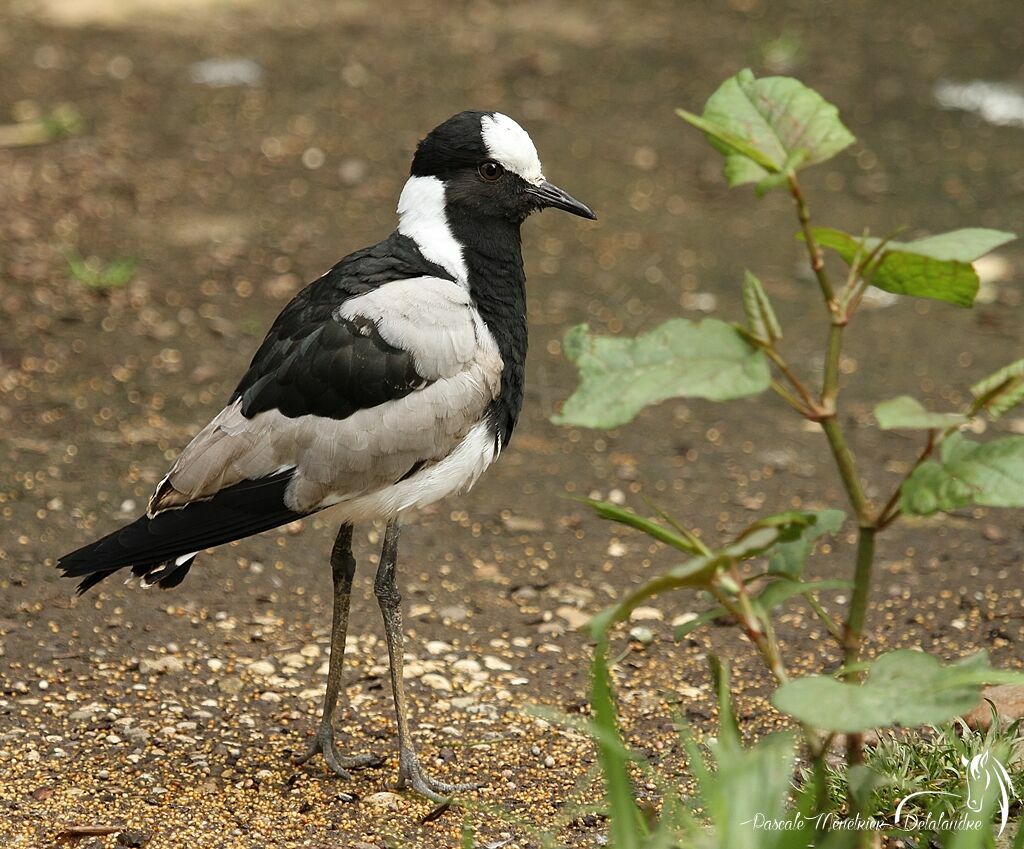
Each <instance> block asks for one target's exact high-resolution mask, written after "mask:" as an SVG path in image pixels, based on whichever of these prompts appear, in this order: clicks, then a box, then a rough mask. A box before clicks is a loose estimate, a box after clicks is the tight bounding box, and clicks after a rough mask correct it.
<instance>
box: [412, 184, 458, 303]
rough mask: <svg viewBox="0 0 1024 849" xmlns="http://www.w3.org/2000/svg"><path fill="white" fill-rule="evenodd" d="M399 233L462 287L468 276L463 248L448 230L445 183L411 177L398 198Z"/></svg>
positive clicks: (449, 229)
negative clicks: (410, 240) (411, 241)
mask: <svg viewBox="0 0 1024 849" xmlns="http://www.w3.org/2000/svg"><path fill="white" fill-rule="evenodd" d="M398 232H399V233H401V234H402V235H403V236H408V237H409V238H410V239H412V240H413V241H414V242H415V243H416V245H417V246H418V247H419V249H420V253H422V254H423V256H425V257H426V258H427V259H428V260H430V261H431V262H433V263H437V265H440V266H441V268H443V269H444V270H445V271H447V272H448V273H450V274H451V275H452V276H453V277H454V278H455V279H456V280H457V281H458V282H459V284H460V285H462V286H468V285H469V272H468V271H467V270H466V261H465V260H464V259H463V257H462V245H460V244H459V243H458V241H456V239H455V237H454V236H453V235H452V231H451V228H450V227H449V226H448V216H446V215H445V211H444V183H442V182H441V181H440V180H439V179H438V178H437V177H410V178H409V179H408V180H407V181H406V183H405V188H404V189H402V194H401V197H399V198H398Z"/></svg>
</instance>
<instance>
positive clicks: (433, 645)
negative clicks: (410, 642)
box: [425, 640, 453, 654]
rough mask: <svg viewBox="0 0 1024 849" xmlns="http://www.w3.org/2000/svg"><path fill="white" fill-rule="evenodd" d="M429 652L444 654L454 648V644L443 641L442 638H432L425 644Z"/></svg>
mask: <svg viewBox="0 0 1024 849" xmlns="http://www.w3.org/2000/svg"><path fill="white" fill-rule="evenodd" d="M425 648H426V650H427V654H444V653H445V652H449V651H451V650H452V648H453V647H452V646H451V645H450V644H449V643H443V642H441V640H431V641H430V642H429V643H427V645H426V646H425Z"/></svg>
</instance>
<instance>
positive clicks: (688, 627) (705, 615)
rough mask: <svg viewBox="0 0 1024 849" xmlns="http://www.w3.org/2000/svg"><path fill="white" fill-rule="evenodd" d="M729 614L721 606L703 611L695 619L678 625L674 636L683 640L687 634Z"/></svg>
mask: <svg viewBox="0 0 1024 849" xmlns="http://www.w3.org/2000/svg"><path fill="white" fill-rule="evenodd" d="M727 613H728V611H727V610H726V609H725V608H724V607H722V606H721V605H716V606H715V607H712V608H709V609H708V610H703V611H701V612H700V613H698V614H697V615H696V616H694V617H693V619H689V620H687V621H686V622H684V623H683V624H682V625H677V626H676V629H675V631H673V636H674V637H675V638H676V639H677V640H681V639H682V638H683V637H685V636H686V635H687V634H689V633H691V632H693V631H696V630H697V629H698V628H699V627H700V626H701V625H706V624H707V623H708V622H711V621H713V620H715V619H717V618H718V617H719V616H725V615H726V614H727Z"/></svg>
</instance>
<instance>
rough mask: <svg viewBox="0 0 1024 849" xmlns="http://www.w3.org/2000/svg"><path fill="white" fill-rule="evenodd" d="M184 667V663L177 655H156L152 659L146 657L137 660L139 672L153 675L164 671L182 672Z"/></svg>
mask: <svg viewBox="0 0 1024 849" xmlns="http://www.w3.org/2000/svg"><path fill="white" fill-rule="evenodd" d="M184 669H185V663H184V662H183V661H182V660H181V659H180V658H177V657H173V656H172V655H165V656H164V657H157V658H153V659H149V658H146V659H145V660H140V661H139V672H141V673H142V674H143V675H154V674H163V673H165V672H182V671H184Z"/></svg>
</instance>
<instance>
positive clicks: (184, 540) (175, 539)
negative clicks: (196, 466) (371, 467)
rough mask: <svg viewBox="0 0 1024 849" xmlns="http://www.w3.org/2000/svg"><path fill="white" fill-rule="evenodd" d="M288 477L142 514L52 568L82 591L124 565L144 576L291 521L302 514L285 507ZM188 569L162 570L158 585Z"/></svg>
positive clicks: (285, 474) (228, 489)
mask: <svg viewBox="0 0 1024 849" xmlns="http://www.w3.org/2000/svg"><path fill="white" fill-rule="evenodd" d="M291 475H292V473H291V472H283V473H281V474H277V475H271V476H268V477H265V478H260V479H259V480H255V481H242V482H241V483H237V484H235V485H234V486H229V487H226V488H225V489H222V490H221V491H220V492H218V493H217V494H216V495H215V496H214V497H213V498H211V499H210V500H208V501H196V502H194V503H192V504H189V505H187V506H185V507H181V508H178V509H174V510H166V511H164V512H163V513H160V514H158V515H156V516H154V517H152V518H150V517H149V516H142V517H140V518H139V519H136V520H135V521H134V522H132V523H131V524H130V525H125V526H124V527H123V528H120V529H119V530H116V531H114V532H113V533H112V534H108V535H107V536H105V537H103V538H102V539H98V540H96V542H93V543H90V544H89V545H87V546H85V547H83V548H80V549H78V550H77V551H73V552H71V553H70V554H65V555H64V556H63V557H61V558H60V560H58V561H57V568H58V569H60V570H61V572H62V573H63V574H64V576H65V577H68V578H83V577H84V578H85V580H83V581H82V583H81V584H80V586H79V592H85V591H86V590H87V589H89V588H90V587H91V586H93V585H94V584H96V583H98V582H99V581H101V580H103V578H106V577H107V576H108V575H111V574H113V573H114V572H116V571H117V570H118V569H123V568H125V567H126V566H131V567H132V571H133V572H134V573H135V574H136V575H142V576H145V575H147V574H148V573H149V572H151V571H155V570H158V569H159V568H160V567H162V566H164V565H165V564H167V563H169V562H170V561H173V560H175V559H176V558H178V557H181V556H182V555H184V554H191V553H193V552H196V551H202V550H203V549H204V548H212V547H213V546H215V545H221V544H223V543H226V542H231V541H232V540H236V539H242V538H244V537H247V536H252V535H253V534H257V533H259V532H260V531H267V530H270V529H271V528H276V527H278V526H279V525H283V524H286V523H288V522H293V521H295V520H296V519H300V518H302V517H303V516H304V515H306V514H304V513H297V512H295V511H294V510H289V509H288V508H287V507H285V504H284V493H285V489H286V488H287V486H288V482H289V480H291ZM190 565H191V560H189V561H187V562H186V563H182V564H180V566H179V567H177V568H175V569H173V570H171V571H170V572H166V575H165V579H164V580H162V581H161V586H167V585H168V584H167V583H166V581H169V580H171V579H173V578H175V577H177V581H175V582H174V583H180V582H181V579H182V578H184V577H185V573H186V572H187V571H188V567H189V566H190ZM182 567H184V569H183V571H182ZM165 571H166V570H165ZM179 572H180V575H179V574H178V573H179ZM171 585H173V584H171Z"/></svg>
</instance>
